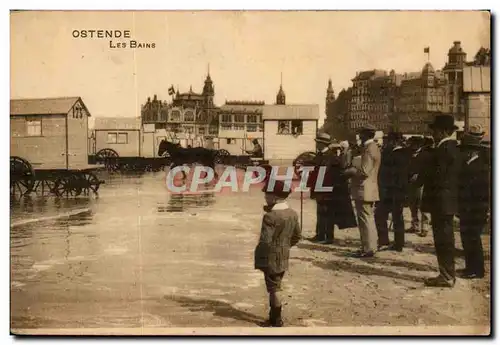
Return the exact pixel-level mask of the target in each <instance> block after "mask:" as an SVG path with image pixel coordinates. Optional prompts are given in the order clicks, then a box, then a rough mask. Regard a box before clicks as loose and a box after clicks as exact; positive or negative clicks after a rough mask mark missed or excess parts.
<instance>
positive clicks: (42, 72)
mask: <svg viewBox="0 0 500 345" xmlns="http://www.w3.org/2000/svg"><path fill="white" fill-rule="evenodd" d="M10 28H11V33H10V36H11V42H10V45H11V54H10V57H11V78H10V80H11V83H10V86H11V99H13V98H44V97H63V96H80V97H82V99H83V101H84V103H85V104H86V106H87V108H88V109H89V111H90V113H91V115H92V116H93V117H101V116H111V117H115V116H117V117H120V116H124V117H134V116H140V106H141V104H143V103H144V102H145V101H146V100H147V98H148V97H152V96H153V95H154V94H157V95H158V97H159V98H160V99H162V100H171V97H169V96H168V88H169V87H170V85H174V87H175V89H176V90H177V87H179V88H180V91H181V92H186V91H188V90H189V87H190V86H192V88H193V91H194V92H201V90H202V87H203V82H204V80H205V77H206V74H207V70H208V66H210V75H211V77H212V80H213V82H214V87H215V104H217V105H222V104H223V103H224V102H225V101H226V100H254V101H256V100H262V101H265V102H266V104H272V103H274V102H275V99H276V93H277V91H278V89H279V85H280V75H281V73H282V75H283V89H284V91H285V94H286V97H287V98H286V101H287V103H288V104H293V103H295V104H304V103H305V104H318V105H319V107H320V118H321V119H323V118H324V109H325V96H326V87H327V84H328V79H329V78H331V79H332V84H333V88H334V90H335V94H336V95H337V94H338V93H339V92H340V91H341V90H342V88H347V87H349V86H351V85H352V82H351V79H352V78H353V77H354V76H355V74H356V72H357V71H362V70H369V69H374V68H377V69H385V70H391V69H394V70H395V71H396V72H397V73H404V72H415V71H420V70H421V69H422V67H423V65H424V64H425V63H426V62H427V54H424V48H425V47H430V62H431V63H432V64H433V66H434V67H435V68H436V69H441V68H442V67H443V66H444V63H445V61H446V59H447V53H448V49H449V48H450V47H451V46H452V45H453V41H457V40H458V41H461V42H462V47H463V49H464V50H465V52H466V53H467V58H468V59H469V60H471V59H473V57H474V55H475V53H476V52H477V50H478V49H479V48H480V47H481V46H484V47H490V17H489V14H488V13H486V12H477V11H476V12H472V11H462V12H452V11H434V12H431V11H428V12H407V11H392V12H383V11H379V12H370V11H366V12H363V11H357V12H347V11H345V12H340V11H307V12H293V11H289V12H278V11H274V12H248V11H247V12H245V11H225V12H212V11H204V12H182V11H178V12H173V11H170V12H167V11H165V12H160V11H136V12H132V11H130V12H126V11H107V12H104V11H101V12H96V11H94V12H92V11H87V12H77V11H71V12H70V11H59V12H57V11H56V12H49V11H46V12H43V11H40V12H37V11H31V12H16V13H11V25H10ZM90 29H96V30H97V29H102V30H122V31H123V30H130V35H131V38H130V39H115V38H113V39H110V38H103V39H99V38H94V39H90V38H87V39H83V38H74V37H73V36H72V33H73V30H90ZM131 39H133V40H136V41H137V42H144V43H153V42H154V43H155V48H154V49H152V48H149V49H147V48H143V49H140V48H135V49H132V48H129V47H127V48H123V49H120V48H110V42H109V41H110V40H112V41H113V45H116V43H118V42H127V43H129V42H128V41H130V40H131ZM320 123H322V121H320Z"/></svg>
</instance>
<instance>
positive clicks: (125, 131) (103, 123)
mask: <svg viewBox="0 0 500 345" xmlns="http://www.w3.org/2000/svg"><path fill="white" fill-rule="evenodd" d="M94 138H95V151H96V153H97V152H99V151H100V150H102V149H112V150H114V151H115V152H116V153H118V155H119V157H141V118H140V117H99V118H96V119H95V123H94Z"/></svg>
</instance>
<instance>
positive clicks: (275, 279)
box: [254, 179, 301, 327]
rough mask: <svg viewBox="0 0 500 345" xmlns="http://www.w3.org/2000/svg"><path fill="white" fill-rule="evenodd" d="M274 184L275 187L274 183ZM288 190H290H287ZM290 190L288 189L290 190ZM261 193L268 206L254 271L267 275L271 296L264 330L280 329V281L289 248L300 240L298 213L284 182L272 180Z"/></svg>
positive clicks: (281, 321)
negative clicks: (289, 204) (290, 204)
mask: <svg viewBox="0 0 500 345" xmlns="http://www.w3.org/2000/svg"><path fill="white" fill-rule="evenodd" d="M273 181H274V183H275V184H274V187H273V186H272V185H271V183H272V182H273ZM288 187H289V186H288ZM288 189H289V188H288ZM262 191H263V192H264V193H265V200H266V205H265V206H264V211H265V212H266V213H265V214H264V217H263V219H262V226H261V233H260V239H259V243H258V245H257V247H256V248H255V253H254V262H255V269H258V270H261V271H262V272H263V273H264V281H265V283H266V288H267V292H268V293H269V306H270V310H269V319H268V320H267V322H265V324H264V325H263V326H270V327H281V326H283V320H282V317H281V312H282V304H281V297H280V291H281V281H282V279H283V276H284V275H285V272H286V271H287V270H288V260H289V257H290V248H291V247H293V246H295V245H296V244H297V243H298V242H299V241H300V239H301V228H300V225H299V218H298V215H297V212H295V211H294V210H293V209H291V208H290V207H289V206H288V204H287V203H286V199H287V198H288V196H289V194H290V191H289V190H288V191H287V188H286V186H285V183H284V182H283V181H282V180H273V179H269V180H268V181H267V182H266V183H265V185H264V187H263V189H262Z"/></svg>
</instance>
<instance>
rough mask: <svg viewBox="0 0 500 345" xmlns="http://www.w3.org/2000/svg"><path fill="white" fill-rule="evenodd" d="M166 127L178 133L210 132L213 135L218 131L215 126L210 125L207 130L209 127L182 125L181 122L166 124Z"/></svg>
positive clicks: (201, 133)
mask: <svg viewBox="0 0 500 345" xmlns="http://www.w3.org/2000/svg"><path fill="white" fill-rule="evenodd" d="M166 129H167V130H169V131H173V132H176V133H187V134H200V135H206V134H207V133H208V134H210V135H211V134H217V133H218V128H217V127H213V126H210V127H208V130H207V127H198V128H195V127H194V126H181V125H180V124H169V125H167V126H166Z"/></svg>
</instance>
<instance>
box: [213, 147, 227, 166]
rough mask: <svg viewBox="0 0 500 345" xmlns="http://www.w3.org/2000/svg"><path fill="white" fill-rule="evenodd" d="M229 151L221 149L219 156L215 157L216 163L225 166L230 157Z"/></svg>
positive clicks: (218, 152)
mask: <svg viewBox="0 0 500 345" xmlns="http://www.w3.org/2000/svg"><path fill="white" fill-rule="evenodd" d="M229 155H230V154H229V151H228V150H225V149H221V150H218V151H217V155H216V156H215V163H217V164H223V163H224V162H225V161H226V159H227V157H229Z"/></svg>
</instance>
